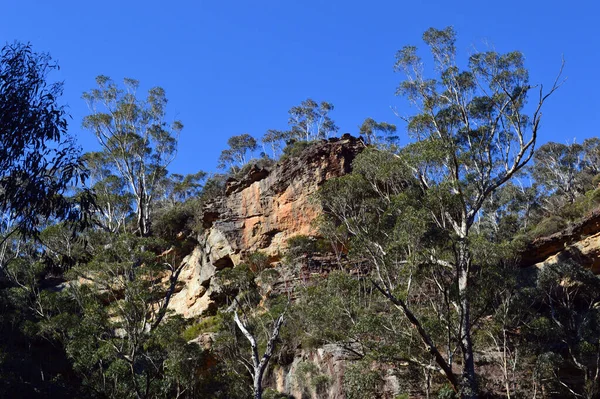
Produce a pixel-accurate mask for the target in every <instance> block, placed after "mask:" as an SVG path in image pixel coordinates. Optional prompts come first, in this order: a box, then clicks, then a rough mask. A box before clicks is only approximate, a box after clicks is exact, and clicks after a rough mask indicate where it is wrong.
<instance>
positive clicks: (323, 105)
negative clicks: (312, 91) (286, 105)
mask: <svg viewBox="0 0 600 399" xmlns="http://www.w3.org/2000/svg"><path fill="white" fill-rule="evenodd" d="M333 109H334V106H333V104H331V103H328V102H326V101H321V102H320V103H317V102H316V101H314V100H312V99H310V98H308V99H306V100H304V101H302V102H301V103H300V105H297V106H294V107H292V108H291V109H290V110H289V112H288V113H289V120H288V124H289V125H290V130H289V132H288V136H289V139H293V140H299V141H302V140H304V141H311V140H318V139H325V138H328V137H329V136H330V135H332V134H335V133H336V132H337V131H338V130H339V128H338V127H337V126H336V124H335V123H334V122H333V120H332V119H331V117H330V116H329V113H330V112H331V111H333Z"/></svg>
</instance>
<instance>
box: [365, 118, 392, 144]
mask: <svg viewBox="0 0 600 399" xmlns="http://www.w3.org/2000/svg"><path fill="white" fill-rule="evenodd" d="M359 133H360V135H361V136H363V137H364V138H365V142H366V143H367V144H373V145H376V144H379V143H388V144H391V143H394V142H395V141H396V140H398V136H395V135H394V133H396V125H392V124H389V123H387V122H376V121H375V120H374V119H373V118H367V119H365V120H364V122H363V123H362V125H361V126H360V130H359Z"/></svg>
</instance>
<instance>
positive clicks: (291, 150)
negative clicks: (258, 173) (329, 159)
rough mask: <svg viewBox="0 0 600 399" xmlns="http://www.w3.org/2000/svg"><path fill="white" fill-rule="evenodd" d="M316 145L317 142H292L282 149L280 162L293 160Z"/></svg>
mask: <svg viewBox="0 0 600 399" xmlns="http://www.w3.org/2000/svg"><path fill="white" fill-rule="evenodd" d="M316 143H318V141H293V142H291V143H290V144H288V145H287V146H285V148H284V149H283V154H282V155H281V158H280V161H284V160H286V159H289V158H295V157H297V156H299V155H300V154H302V153H303V152H304V150H306V149H307V148H308V147H310V146H312V145H314V144H316Z"/></svg>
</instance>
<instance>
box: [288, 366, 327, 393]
mask: <svg viewBox="0 0 600 399" xmlns="http://www.w3.org/2000/svg"><path fill="white" fill-rule="evenodd" d="M294 377H295V378H296V383H297V384H298V386H299V387H300V388H301V389H302V390H303V392H307V391H308V393H309V394H310V392H311V391H312V392H314V394H315V395H317V396H324V395H326V393H327V389H328V388H329V385H330V384H331V378H330V377H329V376H327V375H326V374H323V373H322V372H321V370H319V368H318V367H317V365H316V364H314V363H312V362H306V361H305V362H301V363H299V364H298V367H297V368H296V372H295V374H294Z"/></svg>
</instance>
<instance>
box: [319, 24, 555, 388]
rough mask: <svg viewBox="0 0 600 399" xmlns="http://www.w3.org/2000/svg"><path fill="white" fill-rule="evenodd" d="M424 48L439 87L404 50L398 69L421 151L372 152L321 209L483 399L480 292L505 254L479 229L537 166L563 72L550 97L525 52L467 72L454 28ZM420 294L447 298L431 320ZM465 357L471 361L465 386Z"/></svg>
mask: <svg viewBox="0 0 600 399" xmlns="http://www.w3.org/2000/svg"><path fill="white" fill-rule="evenodd" d="M423 40H424V41H425V43H426V44H427V46H428V47H429V49H430V50H431V54H432V56H433V61H434V68H431V71H432V72H433V73H434V75H435V77H434V78H430V77H428V76H426V73H425V71H426V69H425V68H424V65H423V62H422V60H421V58H420V57H419V55H418V53H417V48H416V47H414V46H406V47H404V48H403V49H401V50H400V51H399V52H398V53H397V56H396V64H395V69H396V71H399V72H403V73H404V74H405V77H406V78H405V79H404V80H403V81H402V82H401V83H400V85H399V87H398V89H397V94H398V95H401V96H404V97H406V98H407V99H408V100H409V102H410V103H411V105H412V106H413V108H414V109H416V113H415V114H414V115H412V116H409V117H407V118H405V120H406V122H407V128H408V132H409V134H410V136H411V138H412V139H413V141H412V142H411V143H410V144H408V145H406V146H405V147H403V148H401V149H399V150H398V149H395V148H391V151H389V152H388V151H385V150H382V149H371V150H369V151H367V152H366V153H365V154H363V155H361V156H359V158H358V159H357V160H356V161H355V162H354V165H353V166H354V173H353V174H352V175H350V176H347V177H343V178H341V179H338V181H336V182H331V183H328V184H326V185H325V190H324V191H323V193H322V194H321V198H322V200H323V201H324V209H325V211H326V212H327V213H328V214H329V215H330V216H332V217H333V218H334V219H335V220H337V221H338V224H339V225H340V226H341V227H343V228H344V229H346V230H347V231H348V233H349V235H350V236H351V237H353V238H352V240H351V242H350V250H351V254H352V253H353V252H354V253H355V254H356V255H357V256H358V257H359V258H360V259H362V260H363V261H365V260H366V261H367V262H368V263H369V264H370V266H371V267H372V269H373V276H372V278H373V283H374V284H375V286H376V288H377V289H378V290H379V291H380V292H381V293H382V294H383V295H384V296H385V297H386V298H388V300H389V301H391V302H392V303H393V304H394V306H395V307H396V308H397V309H398V310H399V311H400V312H401V313H402V314H403V315H404V316H405V317H406V319H407V320H408V321H409V322H410V324H411V325H412V326H413V328H414V330H415V331H417V333H418V334H419V336H420V338H421V341H422V344H423V348H424V349H425V351H426V352H428V353H429V355H430V356H431V358H432V359H434V361H435V363H436V364H437V368H438V369H439V370H440V371H441V372H442V374H444V375H445V377H446V378H447V380H448V382H450V384H451V385H452V386H453V387H454V389H455V390H456V391H457V392H460V395H461V397H463V398H475V397H477V396H478V393H479V388H478V384H477V379H476V373H475V363H474V359H473V352H474V349H473V340H472V338H471V333H472V329H473V326H474V324H475V323H477V320H478V317H480V316H481V314H480V310H481V309H484V308H485V304H483V303H482V301H483V299H482V298H480V296H477V295H475V292H476V291H479V292H478V294H482V292H483V291H482V290H484V289H487V288H486V286H485V285H486V284H485V281H484V280H483V279H482V275H484V274H485V273H486V268H489V267H493V265H494V262H496V261H497V259H495V258H498V257H499V256H500V255H499V254H500V253H501V252H500V251H501V246H500V243H499V242H492V241H491V240H494V237H493V236H485V235H484V234H483V233H479V232H478V231H477V230H476V229H472V227H473V225H474V224H475V223H476V222H477V221H478V220H479V219H480V218H482V217H486V215H485V212H494V211H495V209H493V207H492V206H490V205H489V203H490V201H489V199H490V197H491V196H492V194H494V193H495V192H497V190H499V189H500V188H502V187H503V185H504V184H506V183H507V182H508V181H509V180H510V179H511V178H512V177H513V176H514V175H515V174H516V173H517V172H519V171H520V170H522V169H523V168H524V167H525V165H526V164H527V163H528V162H529V160H530V159H531V158H532V156H533V154H534V150H535V144H536V141H537V139H538V133H539V129H540V122H541V118H542V113H541V110H542V107H543V104H544V103H545V102H546V100H547V99H548V97H549V96H550V95H551V94H552V93H554V92H555V91H556V90H557V88H558V87H559V86H560V84H561V82H560V81H559V79H560V73H559V75H558V77H557V80H556V81H555V82H554V83H553V84H552V86H551V87H550V88H549V89H548V90H544V89H543V87H542V86H541V85H532V84H530V82H529V74H528V71H527V69H526V68H525V66H524V57H523V55H522V54H521V53H520V52H516V51H514V52H510V53H506V54H499V53H497V52H494V51H488V52H483V53H475V54H473V55H471V56H470V57H469V59H468V62H467V63H466V68H462V67H460V66H459V64H458V63H457V62H456V45H455V43H456V34H455V32H454V30H453V28H451V27H448V28H445V29H443V30H438V29H434V28H431V29H429V30H427V31H426V32H425V33H424V35H423ZM561 71H562V68H561ZM531 97H533V98H534V101H533V102H532V103H531V104H527V100H528V98H531ZM360 159H362V161H360ZM341 193H345V194H344V195H342V194H341ZM344 196H346V197H347V198H344ZM484 205H486V207H484ZM420 275H421V276H424V277H423V278H425V280H419V279H417V277H418V276H420ZM416 284H426V285H425V287H427V289H431V290H433V291H432V292H437V294H436V295H438V296H439V300H438V299H436V301H438V303H434V302H431V304H432V306H431V307H430V308H431V309H430V310H427V311H426V310H425V309H424V307H425V306H424V304H423V302H422V300H419V299H418V295H417V294H416V293H415V292H414V291H415V290H416V288H415V285H416ZM488 288H489V287H488ZM413 298H414V299H413ZM474 306H476V307H477V315H476V316H475V317H473V315H472V308H473V307H474ZM431 311H433V313H434V314H435V317H434V318H433V320H432V319H431ZM441 332H443V333H441ZM444 352H445V353H444ZM454 354H456V355H457V356H458V355H459V354H460V356H461V357H462V362H461V367H462V373H461V374H462V375H461V376H460V378H457V376H455V375H454V368H453V363H454V362H453V358H454Z"/></svg>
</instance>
